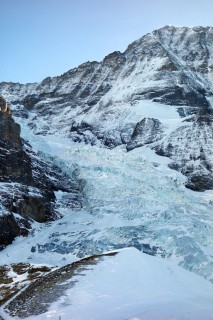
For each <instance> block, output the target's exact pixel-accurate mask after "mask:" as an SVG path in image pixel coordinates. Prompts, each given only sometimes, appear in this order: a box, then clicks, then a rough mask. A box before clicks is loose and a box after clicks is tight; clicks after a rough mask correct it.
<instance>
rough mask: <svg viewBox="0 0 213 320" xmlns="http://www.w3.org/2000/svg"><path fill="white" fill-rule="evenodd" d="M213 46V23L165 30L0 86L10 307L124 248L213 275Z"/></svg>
mask: <svg viewBox="0 0 213 320" xmlns="http://www.w3.org/2000/svg"><path fill="white" fill-rule="evenodd" d="M212 48H213V28H212V27H192V28H187V27H178V28H177V27H173V26H166V27H164V28H161V29H159V30H155V31H153V32H152V33H149V34H147V35H145V36H143V37H142V38H140V39H139V40H137V41H135V42H133V43H132V44H130V45H129V46H128V48H127V49H126V51H125V52H123V53H121V52H117V51H116V52H113V53H111V54H109V55H108V56H106V57H105V58H104V59H103V61H101V62H96V61H93V62H86V63H84V64H82V65H80V66H78V67H76V68H74V69H72V70H69V71H68V72H66V73H65V74H63V75H61V76H58V77H53V78H50V77H49V78H46V79H44V80H43V81H42V82H41V83H28V84H19V83H6V82H2V83H0V94H1V95H2V98H1V99H0V108H1V112H0V124H1V127H0V146H1V150H2V151H1V152H2V153H1V157H2V159H1V160H2V161H1V164H0V179H1V186H2V188H1V191H0V197H1V206H2V207H1V216H0V230H2V232H1V231H0V243H1V248H2V249H4V250H2V251H1V252H0V259H1V261H3V262H2V264H3V266H2V268H0V275H3V276H2V278H3V280H2V282H1V281H0V288H3V289H4V290H2V294H1V295H0V303H1V301H3V302H5V301H7V302H6V304H4V310H7V305H11V306H13V304H14V303H15V304H16V303H17V301H19V299H21V300H22V299H23V297H26V299H27V300H26V303H25V301H24V300H23V301H22V303H23V306H26V305H28V302H29V303H30V301H29V299H28V298H27V295H28V293H29V292H31V291H29V290H31V287H28V289H26V290H25V289H24V287H25V281H30V282H32V281H38V282H36V283H38V284H39V283H40V281H42V280H41V279H43V278H42V277H43V272H44V273H46V272H47V273H48V272H50V278H51V275H52V273H51V272H54V271H52V268H56V267H57V268H62V269H58V270H59V271H56V273H54V274H58V273H60V272H61V270H62V271H63V268H64V267H65V269H66V265H68V264H70V263H71V262H74V263H75V261H76V260H79V259H80V258H85V257H88V256H93V255H95V256H96V255H100V256H101V255H102V254H104V253H105V252H109V251H112V250H120V249H122V248H127V247H134V248H136V249H138V250H139V251H142V252H143V253H147V254H149V255H152V256H153V259H156V260H153V261H155V262H153V263H156V264H157V261H158V259H159V258H164V259H165V260H171V261H172V262H173V263H175V264H178V265H179V266H181V267H183V268H185V269H187V270H189V271H191V272H194V273H196V274H198V275H199V276H201V277H203V278H205V279H207V280H209V281H210V282H213V267H212V256H213V251H212V239H213V218H212V205H213V200H212V192H213V191H212V189H213V151H212V150H213V149H212V146H213V98H212V97H213V49H212ZM3 97H4V98H3ZM9 106H10V107H9ZM11 110H12V113H11ZM186 187H187V188H186ZM198 191H199V192H198ZM19 235H21V236H20V237H18V236H19ZM23 235H24V236H27V238H26V237H22V236H23ZM12 241H13V242H12ZM11 243H12V244H11ZM6 246H7V247H6ZM20 252H21V258H20ZM137 255H138V261H140V266H141V270H145V269H143V268H144V265H143V262H142V261H141V258H139V256H140V253H139V252H138V253H137ZM130 257H131V253H130ZM140 257H141V256H140ZM20 259H21V260H20ZM128 259H129V258H128V254H127V256H126V260H128ZM92 260H93V258H92ZM147 261H148V260H147ZM150 261H151V260H150ZM164 262H165V261H164ZM20 263H21V264H20ZM147 263H150V262H147ZM109 264H110V262H109ZM47 266H48V268H47ZM165 266H166V267H165V268H167V267H168V268H169V266H167V264H166V262H165ZM67 268H68V269H69V267H67ZM82 268H83V267H82ZM112 268H113V267H112ZM168 268H167V270H168ZM148 269H149V267H147V268H146V270H148ZM32 270H34V271H32ZM33 272H34V273H35V275H34V276H33V277H32V276H31V273H33ZM57 272H58V273H57ZM71 272H72V271H71ZM14 273H15V274H14ZM11 274H12V275H14V277H12V278H11ZM23 274H24V276H22V275H23ZM150 277H151V275H150ZM183 277H185V276H183ZM48 278H49V273H48V274H47V276H45V279H48ZM192 278H193V277H192ZM36 279H38V280H36ZM193 281H194V280H192V282H193ZM203 281H204V280H203ZM11 282H12V284H11ZM8 283H9V284H8ZM17 283H18V285H17ZM33 283H34V282H33ZM174 283H176V282H175V281H174ZM50 284H51V283H50V282H49V283H48V280H47V287H48V285H50ZM45 285H46V284H45ZM63 285H65V287H66V284H63ZM26 286H27V285H26ZM11 288H12V289H11ZM32 288H33V289H32V290H34V289H35V290H36V287H34V285H33V286H32ZM10 290H12V294H15V293H18V291H20V295H18V296H17V297H14V299H12V298H11V292H10ZM21 291H23V293H22V292H21ZM8 292H10V293H8ZM33 292H34V291H33ZM131 292H132V291H131ZM34 293H35V292H34ZM210 295H211V292H210ZM47 296H48V295H47ZM47 296H45V299H46V298H47ZM57 297H58V296H57ZM57 297H55V298H57ZM178 297H180V295H179V296H178ZM9 298H10V299H11V300H9ZM24 299H25V298H24ZM57 299H58V298H57ZM196 299H197V298H196ZM3 302H2V303H3ZM49 302H50V301H49ZM51 302H53V301H51ZM7 303H9V304H7ZM18 303H19V302H18ZM33 303H34V302H33V300H32V304H33ZM20 305H22V304H20ZM11 308H12V309H13V307H11ZM21 308H22V307H21ZM12 309H11V310H10V312H9V311H8V312H9V313H10V315H13V314H14V313H13V312H14V310H12ZM41 309H42V305H41ZM47 309H48V306H47V308H46V307H45V310H47ZM189 309H190V310H191V308H189ZM38 310H40V308H38ZM68 310H70V309H69V308H68ZM33 312H34V311H32V313H31V315H36V313H33ZM201 313H202V310H201ZM1 315H2V314H1V312H0V317H1ZM166 315H168V313H166ZM2 317H3V318H4V313H3V315H2ZM123 318H126V315H124V314H123V315H122V319H123ZM41 319H42V318H41ZM190 319H194V315H193V316H191V318H190ZM110 320H111V319H110Z"/></svg>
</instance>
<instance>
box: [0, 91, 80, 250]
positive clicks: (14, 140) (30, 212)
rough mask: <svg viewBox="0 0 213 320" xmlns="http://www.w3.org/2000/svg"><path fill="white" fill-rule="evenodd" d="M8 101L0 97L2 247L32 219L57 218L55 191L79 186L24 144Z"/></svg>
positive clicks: (25, 232) (26, 228)
mask: <svg viewBox="0 0 213 320" xmlns="http://www.w3.org/2000/svg"><path fill="white" fill-rule="evenodd" d="M5 103H6V102H5V100H4V98H1V97H0V106H1V107H2V108H1V111H0V147H1V155H0V157H1V159H0V160H1V161H0V184H1V191H0V205H1V210H0V249H1V248H4V247H5V246H6V245H7V244H10V243H11V242H12V241H13V240H14V238H15V237H16V236H18V235H27V233H28V230H29V229H30V222H29V221H30V220H35V221H37V222H45V221H49V220H54V219H56V218H57V212H56V207H55V204H54V201H55V195H54V190H65V191H67V192H73V191H76V186H75V185H74V184H73V183H72V182H71V181H70V180H69V179H67V178H66V177H65V176H64V175H63V174H62V172H61V171H60V169H59V168H57V166H56V165H54V164H53V163H51V161H43V160H42V159H41V158H39V156H38V155H37V154H36V153H35V152H34V151H33V150H32V148H31V147H30V146H27V145H26V144H25V143H24V141H23V140H22V139H21V137H20V126H19V125H18V124H17V123H15V121H14V119H13V118H12V115H11V110H10V108H9V107H8V106H7V108H6V107H5ZM5 109H6V110H5ZM2 110H3V111H2ZM51 177H52V178H51ZM76 203H77V204H78V198H77V199H76ZM14 213H17V214H19V215H20V217H19V218H17V216H16V217H15V216H14Z"/></svg>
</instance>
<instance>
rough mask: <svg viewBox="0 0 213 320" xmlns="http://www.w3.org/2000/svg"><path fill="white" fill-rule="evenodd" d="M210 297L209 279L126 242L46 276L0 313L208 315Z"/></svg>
mask: <svg viewBox="0 0 213 320" xmlns="http://www.w3.org/2000/svg"><path fill="white" fill-rule="evenodd" d="M53 275H54V272H53ZM48 282H49V286H47V283H48ZM47 288H48V289H49V290H47ZM28 296H29V298H28V299H26V297H28ZM58 297H60V298H59V299H57V298H58ZM212 297H213V287H212V285H211V284H210V283H208V282H207V281H205V280H203V279H201V278H199V277H198V276H196V275H193V274H192V273H190V272H187V271H184V270H183V269H181V268H179V267H177V266H175V265H174V264H172V263H169V262H166V261H162V260H160V259H158V258H156V257H150V256H148V255H145V254H142V253H140V252H139V251H138V250H136V249H133V248H129V249H125V250H121V251H120V252H118V253H117V254H114V255H113V254H111V255H106V256H102V257H96V258H91V259H88V260H83V261H82V262H79V263H78V264H75V265H68V266H66V267H64V268H62V269H60V270H58V271H56V272H55V278H54V277H53V276H51V275H47V276H45V277H44V278H43V279H42V280H40V281H37V282H35V283H34V284H33V285H32V286H31V287H29V289H27V290H26V291H24V292H23V293H21V294H20V296H17V297H16V298H15V299H14V300H12V301H11V302H9V304H8V305H7V306H5V311H6V312H5V311H4V313H3V312H2V313H0V314H2V316H3V317H4V318H5V319H7V320H9V319H14V320H18V319H20V318H25V319H29V320H35V319H36V320H44V319H52V320H54V319H59V317H61V319H63V320H70V319H73V320H74V319H76V320H77V319H78V320H124V319H126V320H150V319H152V320H160V319H163V320H164V319H174V320H183V319H187V320H200V319H202V320H210V319H212V312H213V306H212ZM42 302H43V303H42ZM39 310H40V312H39ZM8 313H9V314H10V316H8ZM39 313H41V314H39Z"/></svg>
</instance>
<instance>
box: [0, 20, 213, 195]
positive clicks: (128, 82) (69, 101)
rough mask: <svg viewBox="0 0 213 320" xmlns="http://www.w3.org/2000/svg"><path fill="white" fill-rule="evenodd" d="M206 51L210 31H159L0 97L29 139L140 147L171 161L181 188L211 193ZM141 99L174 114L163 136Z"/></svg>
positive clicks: (211, 84) (211, 68)
mask: <svg viewBox="0 0 213 320" xmlns="http://www.w3.org/2000/svg"><path fill="white" fill-rule="evenodd" d="M212 47H213V28H212V27H205V28H204V27H193V28H187V27H179V28H176V27H173V26H166V27H164V28H161V29H159V30H155V31H153V32H152V33H149V34H147V35H145V36H143V37H142V38H140V39H139V40H137V41H135V42H133V43H132V44H130V45H129V46H128V48H127V49H126V51H125V52H123V53H121V52H117V51H116V52H114V53H112V54H110V55H108V56H106V57H105V58H104V60H103V61H102V62H96V61H94V62H86V63H84V64H82V65H80V66H79V67H77V68H74V69H72V70H70V71H68V72H67V73H65V74H63V75H61V76H59V77H53V78H46V79H45V80H43V81H42V82H41V83H33V84H26V85H21V84H19V83H1V84H0V92H1V93H2V94H3V95H5V97H7V99H8V101H10V103H11V105H12V107H13V110H14V114H15V115H16V116H17V117H21V118H22V119H25V122H26V123H27V125H28V126H29V127H30V128H31V129H32V130H33V132H34V133H35V134H41V135H46V134H51V133H63V135H66V136H67V137H69V138H70V139H71V140H73V141H75V142H85V143H90V144H102V145H104V146H106V147H108V148H113V147H115V146H117V145H120V144H126V145H127V150H131V149H134V148H135V147H139V146H142V145H145V144H146V145H149V146H150V147H151V148H153V149H154V150H156V152H157V153H158V154H161V155H164V156H167V157H171V159H172V164H171V166H172V167H173V168H175V169H177V170H179V171H181V172H182V173H183V174H185V175H186V176H187V177H188V182H187V186H188V187H190V188H192V189H194V190H205V189H209V188H212V186H213V182H212V181H213V169H212V166H213V162H212V159H213V157H212V147H211V146H212V143H213V141H212V114H213V51H212ZM147 100H148V101H150V102H152V103H153V105H155V106H156V105H157V104H158V105H159V106H160V105H162V104H163V105H167V106H170V107H168V109H172V108H173V109H174V108H175V109H176V110H177V111H178V113H179V116H180V117H182V121H181V120H180V121H179V124H178V126H177V124H176V123H175V124H174V126H173V128H171V126H170V129H169V130H167V129H168V126H167V124H166V125H165V123H163V122H162V117H161V114H160V113H159V114H158V115H156V114H155V115H151V116H150V115H146V112H144V105H145V102H146V101H147ZM145 118H149V120H145ZM41 119H42V121H41ZM147 121H148V122H147ZM190 141H193V144H192V143H191V142H190Z"/></svg>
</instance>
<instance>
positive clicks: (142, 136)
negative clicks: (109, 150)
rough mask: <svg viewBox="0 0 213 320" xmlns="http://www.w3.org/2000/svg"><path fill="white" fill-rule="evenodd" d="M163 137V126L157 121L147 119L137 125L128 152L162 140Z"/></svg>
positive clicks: (128, 144) (128, 145) (127, 147)
mask: <svg viewBox="0 0 213 320" xmlns="http://www.w3.org/2000/svg"><path fill="white" fill-rule="evenodd" d="M162 135H163V125H162V124H161V123H160V121H159V120H157V119H152V118H145V119H143V120H141V121H140V122H138V123H137V124H136V127H135V130H134V132H133V134H132V137H131V139H130V141H129V142H128V143H127V146H126V149H127V151H130V150H133V149H135V148H138V147H141V146H143V145H145V144H150V143H152V142H155V141H157V140H160V139H161V138H162Z"/></svg>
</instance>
